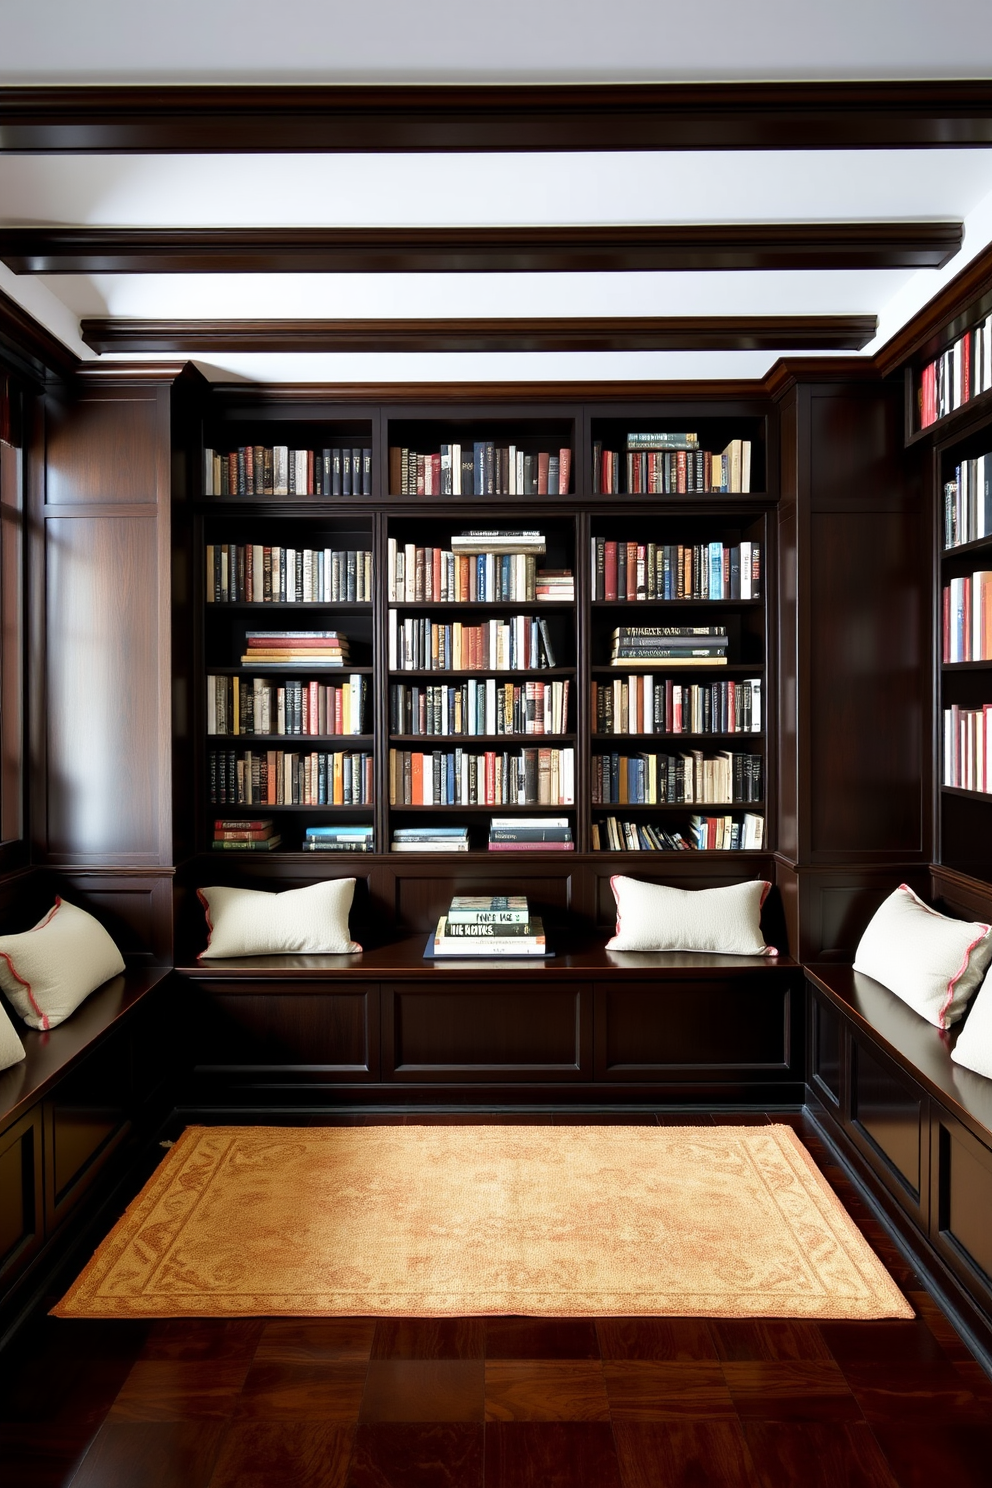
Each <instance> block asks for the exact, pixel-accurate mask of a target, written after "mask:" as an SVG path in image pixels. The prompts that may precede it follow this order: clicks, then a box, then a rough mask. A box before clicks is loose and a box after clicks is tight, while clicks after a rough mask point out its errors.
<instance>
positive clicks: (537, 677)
mask: <svg viewBox="0 0 992 1488" xmlns="http://www.w3.org/2000/svg"><path fill="white" fill-rule="evenodd" d="M574 676H575V667H574V666H573V667H541V668H540V669H538V670H535V669H533V668H526V667H524V668H522V669H521V668H515V669H514V670H513V671H508V670H502V671H497V670H496V668H495V667H475V668H472V669H466V668H464V667H462V668H460V669H459V670H458V671H422V672H390V673H389V680H390V681H391V682H398V681H402V680H403V679H404V678H406V677H416V678H419V679H420V680H423V679H424V678H430V679H431V680H433V681H438V680H439V679H443V678H445V677H464V678H465V679H466V680H469V679H471V678H473V677H475V678H479V677H483V678H484V677H495V678H496V680H497V682H498V681H500V680H501V679H504V680H505V679H512V678H514V677H521V678H524V679H525V680H529V681H531V682H540V681H541V680H542V679H543V678H545V677H550V678H552V679H554V678H555V677H574Z"/></svg>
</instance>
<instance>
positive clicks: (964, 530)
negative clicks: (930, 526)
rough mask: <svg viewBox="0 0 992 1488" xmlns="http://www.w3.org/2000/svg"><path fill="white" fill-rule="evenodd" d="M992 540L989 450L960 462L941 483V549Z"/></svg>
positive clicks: (991, 475)
mask: <svg viewBox="0 0 992 1488" xmlns="http://www.w3.org/2000/svg"><path fill="white" fill-rule="evenodd" d="M983 537H992V451H990V452H989V453H988V454H986V455H978V456H976V457H975V459H973V460H962V461H961V464H960V465H958V466H957V467H956V468H955V471H954V479H953V480H950V481H945V482H944V547H945V548H957V547H960V546H961V544H962V543H969V542H977V541H978V540H979V539H980V538H983Z"/></svg>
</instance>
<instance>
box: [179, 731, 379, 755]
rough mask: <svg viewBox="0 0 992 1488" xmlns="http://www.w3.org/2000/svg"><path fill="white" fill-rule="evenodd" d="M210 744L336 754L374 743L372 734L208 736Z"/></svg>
mask: <svg viewBox="0 0 992 1488" xmlns="http://www.w3.org/2000/svg"><path fill="white" fill-rule="evenodd" d="M207 741H208V743H211V744H244V745H245V746H246V747H247V746H248V745H250V744H277V745H280V746H285V745H288V744H295V745H301V744H309V745H312V746H313V748H315V749H316V748H317V747H322V748H323V747H325V746H327V745H331V746H333V749H334V752H335V753H337V752H339V751H340V750H342V749H361V748H362V747H363V746H364V745H369V744H373V743H374V742H375V735H374V734H208V735H207ZM294 752H295V751H294Z"/></svg>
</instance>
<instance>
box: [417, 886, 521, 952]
mask: <svg viewBox="0 0 992 1488" xmlns="http://www.w3.org/2000/svg"><path fill="white" fill-rule="evenodd" d="M426 954H427V955H428V956H459V957H464V956H480V957H481V956H547V955H548V948H547V942H546V939H545V934H544V924H543V921H542V920H541V919H540V917H539V916H536V915H534V916H532V915H531V913H530V909H529V907H528V904H527V900H526V899H525V898H524V896H523V895H522V894H510V895H506V896H493V897H488V896H475V895H456V896H455V897H454V899H452V901H451V906H450V908H449V910H448V912H447V914H443V915H442V916H441V918H440V919H439V920H438V922H437V930H436V931H435V932H434V935H433V936H432V937H431V940H429V941H428V943H427V952H426Z"/></svg>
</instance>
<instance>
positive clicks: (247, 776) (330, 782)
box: [207, 749, 373, 806]
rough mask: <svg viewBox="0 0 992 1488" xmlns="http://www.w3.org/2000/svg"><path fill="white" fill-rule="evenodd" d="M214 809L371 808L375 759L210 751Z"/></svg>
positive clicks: (344, 753)
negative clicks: (223, 807) (287, 807)
mask: <svg viewBox="0 0 992 1488" xmlns="http://www.w3.org/2000/svg"><path fill="white" fill-rule="evenodd" d="M207 769H208V774H209V791H210V804H211V805H212V806H371V804H372V800H373V786H372V776H373V771H372V755H371V753H369V752H368V751H366V750H335V751H334V752H333V753H328V752H326V751H325V750H315V751H314V752H312V753H310V754H290V753H288V752H287V751H286V750H283V749H266V750H262V749H260V750H246V751H245V753H244V754H238V753H237V752H236V751H235V750H233V749H231V750H227V749H211V750H209V751H208V754H207Z"/></svg>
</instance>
